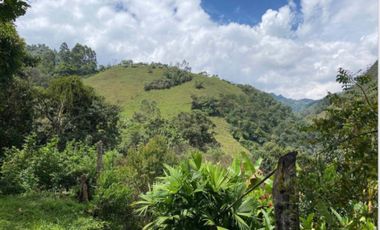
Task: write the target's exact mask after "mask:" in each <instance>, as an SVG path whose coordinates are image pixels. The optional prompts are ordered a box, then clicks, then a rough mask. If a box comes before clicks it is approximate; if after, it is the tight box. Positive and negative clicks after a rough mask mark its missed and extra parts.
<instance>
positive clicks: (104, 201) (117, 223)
mask: <svg viewBox="0 0 380 230" xmlns="http://www.w3.org/2000/svg"><path fill="white" fill-rule="evenodd" d="M128 171H129V168H128V167H125V166H124V167H122V166H119V167H114V168H112V169H107V170H104V171H102V173H101V174H100V176H99V178H98V181H97V188H96V192H95V197H94V201H93V204H94V205H95V207H96V209H95V214H96V216H98V217H100V218H102V219H103V220H106V221H108V222H110V223H111V225H112V229H123V226H127V227H131V226H133V223H134V222H135V221H133V215H132V210H131V207H130V204H131V202H132V191H131V189H130V188H129V180H130V175H131V173H130V172H128ZM128 229H129V228H128Z"/></svg>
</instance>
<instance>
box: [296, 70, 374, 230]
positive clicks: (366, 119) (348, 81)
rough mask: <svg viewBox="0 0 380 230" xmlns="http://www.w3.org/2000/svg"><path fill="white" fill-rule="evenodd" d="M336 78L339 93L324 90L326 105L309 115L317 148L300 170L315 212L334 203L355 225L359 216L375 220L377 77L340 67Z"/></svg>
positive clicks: (321, 213) (323, 209)
mask: <svg viewBox="0 0 380 230" xmlns="http://www.w3.org/2000/svg"><path fill="white" fill-rule="evenodd" d="M337 81H338V82H340V83H341V84H342V87H343V89H344V93H342V94H332V95H329V97H328V99H329V101H330V104H331V105H330V106H329V107H328V108H327V109H326V110H325V112H324V116H322V117H319V118H317V119H315V120H314V124H313V125H312V130H313V131H314V132H315V133H316V135H315V140H314V143H317V144H318V145H319V146H320V149H319V150H318V152H317V153H316V155H315V157H314V158H312V159H311V162H310V165H306V166H307V167H305V169H304V173H305V174H302V175H301V176H302V177H303V180H302V181H303V182H304V184H303V186H302V188H303V190H304V194H305V200H307V202H308V203H310V207H316V209H317V210H318V213H319V214H320V215H325V213H326V209H327V207H334V208H335V209H337V210H338V211H340V212H341V213H345V214H346V215H348V216H350V217H352V218H354V222H353V223H351V225H350V228H352V229H359V228H360V227H359V226H358V223H360V218H369V219H372V220H375V222H376V220H377V207H378V204H377V195H378V191H377V159H378V139H377V132H378V130H377V121H378V114H377V111H378V110H377V106H378V104H377V103H378V102H377V80H376V79H374V78H372V77H371V76H370V75H368V74H362V75H357V76H353V75H352V74H350V73H349V72H347V71H346V70H342V69H340V70H339V73H338V76H337ZM316 167H317V171H316V170H315V168H316ZM332 185H333V186H332ZM326 206H327V207H326ZM306 208H307V207H306ZM307 209H308V210H310V208H307ZM358 213H360V215H358Z"/></svg>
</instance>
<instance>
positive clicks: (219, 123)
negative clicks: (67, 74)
mask: <svg viewBox="0 0 380 230" xmlns="http://www.w3.org/2000/svg"><path fill="white" fill-rule="evenodd" d="M148 70H149V68H148V67H147V66H138V67H135V68H132V67H128V68H125V67H121V66H119V67H114V68H111V69H109V70H106V71H104V72H101V73H98V74H96V75H94V76H92V77H89V78H87V79H85V80H84V82H85V83H86V84H88V85H90V86H92V87H94V88H95V90H96V91H97V92H98V93H99V94H100V95H102V96H104V97H105V98H106V100H107V101H108V102H110V103H113V104H117V105H119V106H121V108H122V109H123V114H124V115H125V116H127V117H130V116H131V115H132V114H133V113H134V112H135V111H137V110H138V109H139V107H140V104H141V101H143V100H152V101H156V102H157V104H158V107H159V108H160V110H161V114H162V115H163V116H164V117H172V116H175V115H177V114H178V113H179V112H189V111H190V110H191V95H197V96H214V97H218V96H219V95H220V94H237V95H239V94H242V93H243V92H242V91H241V89H240V88H238V87H236V86H234V85H232V84H229V83H228V82H226V81H223V80H220V79H218V78H209V77H204V76H201V75H195V74H194V75H193V80H192V81H190V82H187V83H184V84H182V85H179V86H176V87H173V88H171V89H165V90H152V91H148V92H147V91H144V85H145V84H146V83H148V82H151V81H153V80H156V79H160V78H162V74H163V69H159V68H155V69H152V71H153V72H152V73H148ZM196 81H201V82H203V86H204V88H203V89H196V88H195V87H194V82H196ZM212 121H213V122H214V123H215V125H216V129H215V132H216V139H217V141H218V142H219V143H221V145H222V149H223V150H224V151H225V152H226V153H230V154H236V153H239V152H241V151H247V150H246V149H245V148H244V147H242V146H241V145H240V144H239V143H238V142H237V141H236V140H234V139H233V137H232V136H231V134H230V132H229V131H228V129H229V127H228V124H227V122H226V121H225V120H224V119H222V118H213V119H212Z"/></svg>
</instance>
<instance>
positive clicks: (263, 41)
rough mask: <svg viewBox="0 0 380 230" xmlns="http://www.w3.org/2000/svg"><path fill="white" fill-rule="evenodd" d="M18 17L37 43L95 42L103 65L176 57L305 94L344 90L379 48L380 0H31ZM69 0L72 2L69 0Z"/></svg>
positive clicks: (195, 66)
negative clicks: (345, 74) (346, 78)
mask: <svg viewBox="0 0 380 230" xmlns="http://www.w3.org/2000/svg"><path fill="white" fill-rule="evenodd" d="M29 3H30V5H31V8H30V9H28V11H27V13H26V15H25V16H22V17H19V18H18V19H17V21H16V26H17V30H18V32H19V33H20V35H21V36H22V37H23V38H24V39H25V40H26V42H27V43H29V44H37V43H44V44H46V45H48V46H50V47H51V48H55V49H58V48H59V46H60V44H61V43H62V42H67V44H68V45H69V46H71V47H72V46H74V45H75V43H77V42H79V43H82V44H86V45H88V46H90V47H92V48H93V49H94V50H95V51H96V53H97V59H98V63H99V64H105V65H107V64H117V63H118V62H120V61H121V60H125V59H132V60H134V61H137V62H148V63H149V62H161V63H167V64H170V63H172V64H175V63H177V62H182V60H186V61H187V62H189V63H190V66H191V67H192V70H193V71H194V72H202V71H207V72H208V73H210V74H217V75H219V76H220V77H221V78H223V79H226V80H229V81H232V82H235V83H241V84H251V85H253V86H255V87H256V88H258V89H261V90H264V91H267V92H274V93H276V94H282V95H284V96H286V97H290V98H295V99H300V98H313V99H319V98H322V97H324V96H325V95H326V94H327V92H337V91H339V90H341V87H340V86H339V84H337V83H336V82H335V76H336V73H337V69H338V68H339V67H343V68H345V69H349V70H351V71H353V72H356V71H357V70H359V69H365V68H367V67H368V66H369V65H371V64H372V63H374V62H375V60H376V59H377V55H378V12H377V11H378V1H377V0H366V1H365V4H363V1H354V0H289V1H285V0H277V1H274V0H160V1H157V0H144V1H141V0H107V1H104V0H88V1H83V0H54V1H51V0H30V1H29ZM68 5H70V7H67V6H68Z"/></svg>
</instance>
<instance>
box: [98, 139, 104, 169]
mask: <svg viewBox="0 0 380 230" xmlns="http://www.w3.org/2000/svg"><path fill="white" fill-rule="evenodd" d="M96 150H97V157H96V175H97V176H99V174H100V171H102V168H103V154H104V148H103V142H102V141H99V142H98V143H96Z"/></svg>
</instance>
